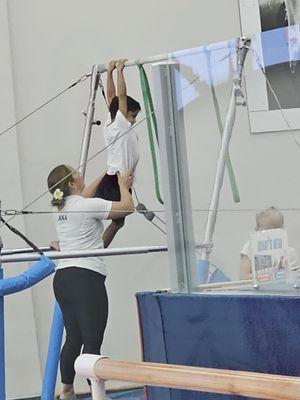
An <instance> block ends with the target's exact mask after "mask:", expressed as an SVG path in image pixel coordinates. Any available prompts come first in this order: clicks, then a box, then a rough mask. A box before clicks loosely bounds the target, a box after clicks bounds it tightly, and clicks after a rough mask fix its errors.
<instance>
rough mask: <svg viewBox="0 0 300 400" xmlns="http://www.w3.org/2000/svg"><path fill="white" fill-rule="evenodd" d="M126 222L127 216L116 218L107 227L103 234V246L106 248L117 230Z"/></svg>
mask: <svg viewBox="0 0 300 400" xmlns="http://www.w3.org/2000/svg"><path fill="white" fill-rule="evenodd" d="M124 223H125V218H119V219H115V220H112V222H111V223H110V224H109V225H108V227H107V228H106V229H105V231H104V233H103V235H102V240H103V246H104V248H105V249H106V248H107V247H108V246H109V245H110V244H111V242H112V240H113V238H114V237H115V236H116V234H117V232H118V231H119V230H120V229H121V228H122V227H123V226H124Z"/></svg>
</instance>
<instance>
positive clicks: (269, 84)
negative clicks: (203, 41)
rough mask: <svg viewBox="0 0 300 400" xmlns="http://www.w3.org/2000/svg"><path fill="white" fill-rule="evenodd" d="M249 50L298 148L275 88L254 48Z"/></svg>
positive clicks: (298, 144)
mask: <svg viewBox="0 0 300 400" xmlns="http://www.w3.org/2000/svg"><path fill="white" fill-rule="evenodd" d="M250 50H251V51H252V54H253V56H254V58H255V61H256V64H257V66H258V67H259V69H260V71H261V72H262V74H263V76H264V78H265V80H266V82H267V85H268V87H269V89H270V91H271V93H272V95H273V97H274V99H275V101H276V103H277V105H278V107H279V111H280V114H281V116H282V119H283V120H284V122H285V123H286V126H287V127H288V130H289V131H290V132H289V133H290V134H291V135H292V137H293V139H294V142H295V144H296V146H297V147H298V148H299V149H300V143H299V142H298V140H297V139H296V136H295V134H294V132H293V131H292V127H291V125H290V123H289V121H288V119H287V117H286V115H285V113H284V111H283V108H282V106H281V104H280V101H279V99H278V96H277V94H276V93H275V90H274V89H273V87H272V85H271V83H270V81H269V79H268V77H267V75H266V73H265V71H264V68H263V66H262V65H261V63H260V61H259V55H258V54H257V52H256V50H255V49H253V48H252V47H250Z"/></svg>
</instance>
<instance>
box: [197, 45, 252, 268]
mask: <svg viewBox="0 0 300 400" xmlns="http://www.w3.org/2000/svg"><path fill="white" fill-rule="evenodd" d="M250 43H251V40H250V39H248V38H242V39H240V44H239V48H238V65H237V70H236V74H235V76H234V79H233V85H232V90H231V95H230V102H229V107H228V111H227V115H226V121H225V125H224V130H223V135H222V142H221V148H220V152H219V157H218V162H217V168H216V173H215V181H214V186H213V193H212V196H211V201H210V206H209V212H208V217H207V223H206V228H205V239H204V243H211V242H212V238H213V234H214V229H215V225H216V220H217V214H218V207H219V200H220V193H221V188H222V184H223V178H224V170H225V163H226V155H227V152H228V148H229V143H230V139H231V135H232V131H233V126H234V122H235V116H236V106H237V105H243V106H245V105H246V102H245V100H244V95H243V91H242V72H243V67H244V63H245V59H246V55H247V53H248V50H249V46H250ZM209 253H210V249H209V248H207V247H206V248H203V249H202V250H201V262H200V264H199V266H198V268H199V271H198V272H199V275H201V270H202V269H206V270H208V266H209V262H208V260H209Z"/></svg>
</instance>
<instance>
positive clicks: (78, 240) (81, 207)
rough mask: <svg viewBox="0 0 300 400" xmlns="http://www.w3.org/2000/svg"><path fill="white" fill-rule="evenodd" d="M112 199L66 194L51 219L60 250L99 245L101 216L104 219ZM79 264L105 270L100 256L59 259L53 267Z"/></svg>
mask: <svg viewBox="0 0 300 400" xmlns="http://www.w3.org/2000/svg"><path fill="white" fill-rule="evenodd" d="M111 206H112V202H111V201H108V200H104V199H100V198H92V199H91V198H85V197H82V196H79V195H71V196H68V197H66V203H65V206H64V208H63V209H62V210H60V211H59V212H58V213H57V212H56V213H54V220H55V225H56V231H57V236H58V240H59V242H60V249H61V251H70V250H91V249H93V250H96V249H102V248H103V241H102V234H103V230H104V226H103V222H102V220H103V219H107V217H108V215H109V212H110V210H111ZM67 267H81V268H87V269H90V270H92V271H96V272H100V273H101V274H103V275H106V274H107V271H106V267H105V262H104V260H103V258H102V257H84V258H73V259H62V260H60V261H59V263H58V266H57V269H61V268H67Z"/></svg>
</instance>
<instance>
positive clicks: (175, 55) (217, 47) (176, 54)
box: [100, 41, 229, 73]
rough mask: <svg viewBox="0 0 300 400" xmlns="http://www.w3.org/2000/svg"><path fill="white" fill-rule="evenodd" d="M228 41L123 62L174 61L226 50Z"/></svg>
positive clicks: (133, 63)
mask: <svg viewBox="0 0 300 400" xmlns="http://www.w3.org/2000/svg"><path fill="white" fill-rule="evenodd" d="M228 43H229V41H223V42H219V43H213V44H211V45H209V46H200V47H193V48H191V49H184V50H179V51H174V52H170V53H165V54H158V55H156V56H152V57H145V58H139V59H135V60H128V61H126V62H125V67H133V66H135V65H137V64H142V65H143V64H153V63H156V62H161V61H167V60H168V61H175V60H177V59H178V58H179V57H188V56H194V55H195V54H199V53H202V52H206V53H209V52H213V51H217V50H221V49H227V50H228ZM108 66H109V64H108V63H107V64H103V65H101V68H100V71H101V73H103V72H105V71H107V69H108Z"/></svg>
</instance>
